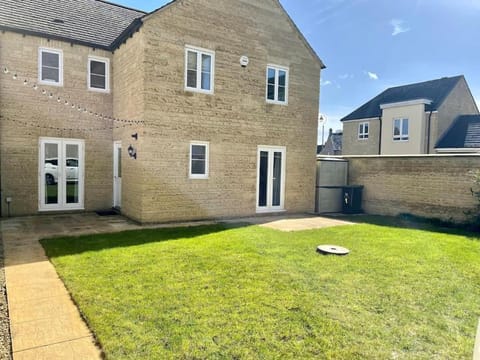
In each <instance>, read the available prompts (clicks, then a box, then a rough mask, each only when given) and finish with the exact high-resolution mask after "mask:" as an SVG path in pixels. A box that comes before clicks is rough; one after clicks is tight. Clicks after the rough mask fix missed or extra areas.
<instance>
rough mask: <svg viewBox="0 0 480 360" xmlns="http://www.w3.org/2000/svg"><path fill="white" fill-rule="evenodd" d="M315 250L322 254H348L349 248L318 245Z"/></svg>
mask: <svg viewBox="0 0 480 360" xmlns="http://www.w3.org/2000/svg"><path fill="white" fill-rule="evenodd" d="M317 252H319V253H320V254H324V255H348V254H350V250H348V249H346V248H344V247H341V246H336V245H320V246H319V247H317Z"/></svg>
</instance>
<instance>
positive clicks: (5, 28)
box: [0, 25, 112, 51]
mask: <svg viewBox="0 0 480 360" xmlns="http://www.w3.org/2000/svg"><path fill="white" fill-rule="evenodd" d="M0 30H1V31H10V32H14V33H17V34H22V35H30V36H38V37H42V38H47V39H51V40H59V41H65V42H69V43H71V44H77V45H83V46H87V47H91V48H95V49H101V50H107V51H111V50H112V49H111V47H110V46H105V45H101V44H96V43H93V42H89V41H82V40H77V39H72V38H69V37H66V36H59V35H52V34H49V33H45V32H41V31H31V30H24V29H17V28H12V27H9V26H4V25H0Z"/></svg>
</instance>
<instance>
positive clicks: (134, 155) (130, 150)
mask: <svg viewBox="0 0 480 360" xmlns="http://www.w3.org/2000/svg"><path fill="white" fill-rule="evenodd" d="M128 155H129V156H130V157H131V158H132V159H135V160H137V150H135V149H134V147H133V146H132V145H130V146H129V147H128Z"/></svg>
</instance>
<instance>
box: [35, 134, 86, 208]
mask: <svg viewBox="0 0 480 360" xmlns="http://www.w3.org/2000/svg"><path fill="white" fill-rule="evenodd" d="M39 155H40V156H39V159H40V161H39V181H38V183H39V210H40V211H61V210H79V209H83V207H84V204H83V184H84V179H83V169H84V164H83V158H84V143H83V140H73V139H52V138H41V139H40V149H39Z"/></svg>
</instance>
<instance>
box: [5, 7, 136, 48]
mask: <svg viewBox="0 0 480 360" xmlns="http://www.w3.org/2000/svg"><path fill="white" fill-rule="evenodd" d="M144 15H145V12H143V11H139V10H134V9H130V8H126V7H123V6H120V5H116V4H112V3H109V2H106V1H101V0H1V1H0V29H7V30H12V31H18V32H22V33H27V34H39V35H43V36H47V37H52V38H58V39H64V40H69V41H72V42H78V43H82V44H85V45H91V46H95V47H98V48H104V49H111V48H112V44H113V43H114V42H115V40H116V39H117V38H118V37H119V36H120V35H121V34H122V33H123V32H124V31H125V30H126V29H127V28H128V27H129V26H130V25H131V24H132V23H133V22H134V21H135V20H136V19H139V18H141V17H142V16H144ZM54 20H60V21H63V23H61V22H54Z"/></svg>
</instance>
